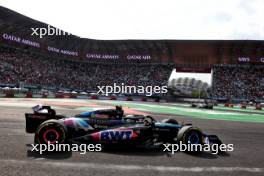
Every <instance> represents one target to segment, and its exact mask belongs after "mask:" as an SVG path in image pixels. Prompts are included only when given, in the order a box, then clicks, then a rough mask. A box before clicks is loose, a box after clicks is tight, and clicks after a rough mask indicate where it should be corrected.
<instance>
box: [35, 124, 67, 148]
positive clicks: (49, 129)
mask: <svg viewBox="0 0 264 176" xmlns="http://www.w3.org/2000/svg"><path fill="white" fill-rule="evenodd" d="M56 142H57V143H59V144H63V143H66V142H67V131H66V129H65V127H64V126H63V125H62V124H60V123H59V122H57V121H56V120H49V121H46V122H43V123H42V124H41V125H40V126H39V127H38V129H37V130H36V133H35V143H37V144H48V143H50V144H54V143H56Z"/></svg>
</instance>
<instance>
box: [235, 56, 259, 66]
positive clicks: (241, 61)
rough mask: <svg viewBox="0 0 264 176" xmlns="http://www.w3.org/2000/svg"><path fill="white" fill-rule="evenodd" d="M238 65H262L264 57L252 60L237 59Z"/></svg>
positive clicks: (247, 58)
mask: <svg viewBox="0 0 264 176" xmlns="http://www.w3.org/2000/svg"><path fill="white" fill-rule="evenodd" d="M238 62H239V63H255V64H264V57H260V58H253V57H239V58H238Z"/></svg>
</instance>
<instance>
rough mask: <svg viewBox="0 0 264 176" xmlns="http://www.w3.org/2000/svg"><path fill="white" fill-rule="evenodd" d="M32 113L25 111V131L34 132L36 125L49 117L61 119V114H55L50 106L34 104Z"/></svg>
mask: <svg viewBox="0 0 264 176" xmlns="http://www.w3.org/2000/svg"><path fill="white" fill-rule="evenodd" d="M32 110H33V113H25V118H26V132H27V133H35V131H36V129H37V128H38V126H39V125H40V124H41V123H43V122H44V121H46V120H49V119H61V118H64V116H62V115H56V111H55V110H54V109H52V108H51V107H50V106H39V105H37V106H34V107H33V108H32Z"/></svg>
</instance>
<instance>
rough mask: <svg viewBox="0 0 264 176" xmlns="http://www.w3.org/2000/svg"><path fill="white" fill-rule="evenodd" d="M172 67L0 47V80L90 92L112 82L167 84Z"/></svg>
mask: <svg viewBox="0 0 264 176" xmlns="http://www.w3.org/2000/svg"><path fill="white" fill-rule="evenodd" d="M171 71H172V67H171V66H169V65H153V64H143V65H142V64H127V65H125V64H121V63H120V64H101V63H100V64H99V63H87V62H78V61H70V60H62V59H54V58H50V57H48V56H40V55H36V54H32V53H28V52H27V53H26V52H24V51H20V50H16V49H11V48H6V47H0V83H1V84H14V85H16V86H18V85H19V84H20V83H21V82H23V83H24V84H26V85H27V84H29V85H36V86H46V87H55V88H57V89H61V88H67V89H71V90H83V91H91V90H97V86H106V85H113V83H117V84H120V85H121V83H124V84H125V85H134V86H163V85H167V84H168V79H169V76H170V73H171Z"/></svg>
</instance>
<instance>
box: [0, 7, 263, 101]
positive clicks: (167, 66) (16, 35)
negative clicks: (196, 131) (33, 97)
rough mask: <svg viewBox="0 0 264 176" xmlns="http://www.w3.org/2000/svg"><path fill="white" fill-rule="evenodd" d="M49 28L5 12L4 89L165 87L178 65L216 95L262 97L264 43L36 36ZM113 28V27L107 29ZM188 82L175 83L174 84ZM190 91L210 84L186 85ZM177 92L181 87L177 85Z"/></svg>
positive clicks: (1, 15) (0, 24)
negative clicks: (205, 76)
mask: <svg viewBox="0 0 264 176" xmlns="http://www.w3.org/2000/svg"><path fill="white" fill-rule="evenodd" d="M47 26H48V25H47V24H45V23H42V22H39V21H36V20H33V19H31V18H28V17H26V16H23V15H21V14H19V13H17V12H14V11H12V10H9V9H6V8H4V7H0V59H1V62H0V75H1V76H0V86H1V87H2V88H3V87H7V86H9V87H20V85H21V84H23V85H25V86H28V87H30V86H31V87H34V88H38V89H49V90H56V91H58V90H70V91H73V90H74V91H78V92H82V91H85V92H93V91H95V90H96V87H97V86H102V85H109V84H112V83H113V82H115V83H118V84H121V83H124V84H126V85H136V86H137V85H142V86H147V85H149V86H163V85H168V80H169V77H170V74H171V71H172V69H173V68H176V67H177V68H179V69H177V70H179V71H185V72H202V73H203V72H204V73H208V72H210V73H211V72H212V80H213V82H212V83H213V84H212V97H213V98H215V99H219V100H226V101H229V100H234V99H236V100H241V101H247V100H258V101H262V100H263V99H264V89H263V85H264V79H263V76H262V75H263V72H264V69H263V63H264V42H263V41H252V40H247V41H241V40H211V41H206V40H195V41H194V40H93V39H83V38H80V37H78V36H75V35H66V36H56V35H52V36H51V35H49V36H48V35H47V36H43V38H39V37H38V36H32V35H31V33H32V31H31V30H30V29H31V28H33V27H34V28H35V27H47ZM106 30H107V29H106ZM175 81H176V82H181V81H182V80H174V82H175ZM185 82H187V83H188V85H189V87H203V89H204V87H206V89H208V85H203V84H201V83H199V81H197V80H192V79H191V80H185ZM174 87H175V86H174Z"/></svg>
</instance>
